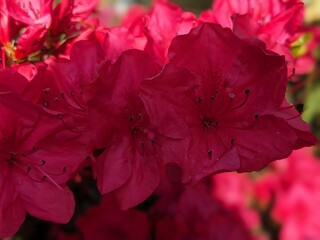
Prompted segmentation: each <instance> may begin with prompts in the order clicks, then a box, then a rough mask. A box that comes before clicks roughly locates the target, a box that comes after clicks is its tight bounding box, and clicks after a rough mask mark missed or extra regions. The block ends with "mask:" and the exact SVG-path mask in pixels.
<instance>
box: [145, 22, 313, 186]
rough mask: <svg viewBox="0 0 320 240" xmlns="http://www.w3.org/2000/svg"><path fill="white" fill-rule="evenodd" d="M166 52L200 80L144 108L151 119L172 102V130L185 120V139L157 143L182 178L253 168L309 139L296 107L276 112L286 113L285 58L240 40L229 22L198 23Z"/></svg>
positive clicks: (162, 115)
mask: <svg viewBox="0 0 320 240" xmlns="http://www.w3.org/2000/svg"><path fill="white" fill-rule="evenodd" d="M169 59H170V62H171V63H172V64H175V65H177V66H180V67H184V68H187V69H188V70H190V72H191V73H192V74H193V75H194V77H195V79H196V82H197V83H198V84H200V87H199V88H198V89H197V91H196V92H195V93H194V94H190V96H191V97H189V99H185V98H183V97H181V98H180V96H178V95H173V94H171V95H172V96H174V98H171V100H170V101H165V100H167V98H165V99H162V100H161V101H159V100H158V99H157V98H156V99H152V98H150V99H149V104H150V106H154V108H155V109H158V108H160V107H161V106H166V107H162V111H158V112H156V111H154V112H153V114H149V116H150V119H151V120H152V121H158V122H159V121H161V119H166V118H167V115H168V111H173V110H174V111H173V112H176V113H179V114H180V119H183V120H184V123H183V124H180V125H178V126H177V128H176V129H177V131H178V130H179V128H180V127H182V128H184V127H185V125H187V126H188V127H189V129H190V133H191V134H190V136H189V137H188V138H186V139H185V140H184V141H177V142H176V144H172V143H171V142H170V143H168V144H164V147H163V151H165V152H168V151H170V152H171V154H170V155H166V158H165V161H166V162H167V163H168V164H170V166H175V167H174V168H175V171H178V169H179V167H180V168H181V169H182V170H183V171H182V172H183V178H182V181H183V182H188V181H190V180H192V178H193V180H195V181H197V180H198V179H200V178H202V177H204V176H206V175H209V174H212V173H215V172H221V171H234V170H238V171H252V170H259V169H261V168H262V167H264V166H265V165H266V164H268V163H269V162H271V161H273V160H276V159H280V158H284V157H286V156H288V155H289V154H290V153H291V151H292V150H293V149H294V148H296V147H297V144H298V147H299V148H300V147H302V146H308V145H312V144H313V143H314V141H315V138H314V137H313V136H312V135H311V133H310V132H308V131H306V130H305V129H304V124H303V122H302V120H301V119H300V118H299V114H298V113H294V114H292V112H291V113H290V115H286V116H283V115H282V116H280V114H282V113H283V112H286V114H287V113H288V112H287V111H286V108H281V103H282V101H283V100H284V93H285V88H286V84H287V79H286V64H285V61H284V58H283V57H282V56H279V55H277V54H275V53H272V52H269V51H267V50H266V49H265V48H264V46H263V44H262V43H261V42H259V41H257V40H256V39H248V40H241V39H239V38H237V37H236V36H235V35H234V34H233V33H232V32H231V31H230V30H229V29H223V28H221V26H219V25H214V24H203V25H201V26H200V27H198V28H195V29H193V30H192V31H191V33H190V34H187V35H183V36H178V37H176V38H175V39H174V40H173V42H172V44H171V47H170V49H169ZM168 94H170V93H168ZM172 109H173V110H172ZM290 109H291V110H293V107H292V106H291V107H290ZM155 119H158V120H155ZM292 119H294V121H295V124H292V123H291V120H292ZM288 122H290V123H288ZM158 128H159V131H161V128H163V125H161V126H158ZM302 135H303V136H302ZM177 165H178V167H177ZM170 168H172V167H170ZM169 170H170V171H171V170H172V169H169ZM179 171H180V170H179Z"/></svg>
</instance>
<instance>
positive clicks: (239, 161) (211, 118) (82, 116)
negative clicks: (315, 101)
mask: <svg viewBox="0 0 320 240" xmlns="http://www.w3.org/2000/svg"><path fill="white" fill-rule="evenodd" d="M225 2H228V3H229V4H227V5H226V4H225ZM258 2H259V4H260V5H259V6H257V4H258ZM258 2H257V3H256V2H255V1H248V4H247V6H245V7H244V8H242V7H243V6H242V5H241V9H240V6H238V1H219V0H217V1H214V3H213V10H212V11H211V10H210V11H206V12H203V13H202V14H201V15H200V17H196V16H195V15H193V14H192V13H188V12H184V11H182V10H181V9H180V8H179V7H178V6H175V5H172V4H170V3H168V2H166V1H157V2H155V3H154V6H153V7H152V9H151V10H150V11H147V10H146V11H141V10H139V11H138V12H135V8H134V9H133V10H132V11H131V12H129V14H128V15H127V16H126V17H125V18H124V21H123V24H122V25H121V26H117V27H105V26H103V25H102V24H99V21H98V20H97V19H96V18H92V17H90V14H91V13H92V11H93V9H94V8H95V6H96V1H86V0H73V1H68V0H63V1H58V2H55V1H53V0H23V1H11V0H7V1H5V0H1V2H0V11H1V16H0V20H1V21H0V24H1V26H0V27H1V31H0V46H1V69H0V110H1V111H0V114H1V120H0V142H1V145H0V156H1V159H0V163H1V166H2V167H1V171H0V178H1V181H0V184H1V189H2V197H1V200H0V237H7V236H10V235H12V234H14V233H15V232H16V231H17V230H18V229H19V227H20V225H21V224H22V222H23V221H24V219H25V215H26V213H28V214H30V215H31V216H34V217H37V218H40V219H42V220H47V221H53V222H57V223H66V222H68V221H69V220H70V219H71V217H72V215H73V212H74V208H75V200H74V196H73V193H72V191H71V190H70V189H69V188H68V186H67V182H70V181H73V182H77V181H78V182H81V181H82V179H81V174H80V173H81V172H83V171H84V170H86V169H90V170H92V175H93V177H94V178H95V179H96V181H97V188H98V190H99V192H100V193H101V194H102V195H104V198H103V199H104V200H102V205H103V206H102V208H104V209H107V210H106V211H111V213H110V214H111V215H114V218H115V219H119V222H120V221H122V220H121V219H123V218H124V213H121V212H119V211H118V210H115V209H116V207H112V206H116V205H119V206H120V208H121V209H129V208H132V207H134V206H137V205H139V204H141V203H142V202H143V201H145V200H146V199H148V197H150V196H151V195H153V194H154V193H155V192H157V191H160V192H161V191H164V192H166V191H169V192H171V193H172V195H173V196H172V199H171V198H170V196H171V195H170V193H168V194H165V195H168V198H169V199H164V200H163V201H164V202H162V201H159V202H158V203H157V204H156V205H154V209H155V210H154V214H153V216H154V218H155V222H156V224H155V226H154V228H155V229H159V231H157V234H160V235H159V236H157V237H158V238H159V239H179V238H176V237H175V236H174V235H172V236H168V235H167V234H171V232H165V231H163V229H166V228H168V227H173V226H176V227H177V228H178V229H179V237H180V238H183V237H182V236H192V235H195V236H197V237H199V238H200V239H212V238H215V237H221V236H223V235H224V236H226V234H238V235H241V236H243V238H244V239H246V238H245V236H247V234H248V232H246V231H245V230H243V228H242V226H243V224H244V223H243V222H242V220H241V218H240V217H239V216H238V215H235V214H234V213H232V212H231V211H229V210H225V211H224V210H221V209H222V208H221V207H220V205H221V203H220V202H219V201H218V200H216V201H214V202H213V203H211V202H210V201H209V200H208V199H207V195H206V193H207V192H208V184H202V185H203V186H202V185H199V187H197V188H196V189H198V190H196V191H195V192H194V191H193V190H188V189H189V187H190V185H191V187H190V189H192V185H195V184H197V183H198V182H199V181H200V180H201V179H203V178H205V177H208V176H210V175H212V174H215V173H219V172H227V171H238V172H247V171H256V170H260V169H262V168H263V167H265V166H266V165H267V164H269V163H270V162H272V161H274V160H277V159H282V158H286V157H288V156H289V155H290V154H291V152H292V151H293V150H294V149H299V148H302V147H305V146H311V145H313V144H314V143H315V141H316V139H315V137H314V136H313V135H312V134H311V132H310V131H309V127H308V125H307V124H306V123H305V122H304V121H303V120H301V117H300V115H301V110H302V109H301V104H294V105H292V104H290V103H289V102H288V101H287V100H286V98H285V93H286V87H287V84H288V79H289V78H290V77H291V76H292V74H293V72H294V71H293V69H294V68H293V66H294V64H295V61H296V59H294V56H293V55H292V54H291V52H290V46H291V44H292V43H293V42H294V41H295V40H296V39H297V38H298V37H299V36H300V35H301V34H303V33H300V32H298V31H297V30H298V28H299V26H300V25H301V20H302V17H301V16H302V11H303V5H302V3H300V2H299V1H294V0H292V1H285V2H283V1H279V0H270V1H266V3H265V5H264V4H262V3H261V2H260V1H258ZM160 183H161V185H162V184H169V185H170V184H173V185H175V184H176V185H177V186H179V187H177V188H172V189H171V188H166V189H165V190H161V188H159V189H158V190H157V188H158V187H159V186H160ZM209 185H210V184H209ZM201 186H202V187H201ZM170 189H171V190H170ZM197 192H198V193H197ZM176 195H177V197H174V196H176ZM195 199H197V200H195ZM208 201H209V202H210V203H208V204H209V206H210V210H208V209H204V208H203V205H205V204H206V202H208ZM168 205H171V206H172V209H171V210H172V211H174V213H175V214H172V212H170V210H169V211H168V209H167V206H168ZM164 206H166V207H164ZM188 206H190V207H192V208H195V209H196V210H197V211H195V212H194V214H195V216H198V215H199V216H200V217H201V218H202V217H203V223H207V222H208V219H219V224H221V226H220V227H217V226H218V225H216V226H215V227H213V226H211V225H210V226H206V225H205V224H201V222H199V223H198V224H195V225H194V224H193V223H191V222H190V221H192V219H193V218H194V217H195V216H193V215H192V213H190V212H184V211H185V210H184V208H186V209H188ZM90 211H91V210H90ZM94 211H97V213H92V214H94V215H97V214H98V213H99V211H100V210H94V209H92V212H94ZM157 211H158V212H157ZM203 212H206V214H204V213H203ZM87 214H88V218H90V217H89V216H90V214H91V213H90V212H88V213H87ZM128 214H129V215H130V219H131V220H130V221H137V228H141V229H145V230H143V231H142V230H141V232H138V233H137V234H140V235H141V237H140V238H141V239H144V238H145V237H144V236H148V234H149V232H148V231H149V230H148V229H149V228H148V226H145V225H148V224H149V223H148V221H147V220H146V216H145V215H143V214H142V213H140V212H137V211H136V210H134V209H131V210H129V212H128ZM172 215H174V216H175V219H173V218H172ZM100 217H101V218H102V219H104V217H105V216H100ZM181 219H182V220H181ZM229 219H234V221H236V222H239V223H238V224H237V225H236V226H235V228H236V229H237V230H236V233H229V232H228V230H227V229H228V225H227V224H228V222H229ZM86 221H87V220H81V219H79V221H78V222H77V224H79V226H80V225H82V224H88V223H87V222H86ZM101 221H103V222H104V221H105V220H101ZM124 221H129V220H128V219H127V220H124ZM112 224H116V222H110V228H113V227H112ZM190 224H191V225H192V228H191V227H190V226H191V225H190ZM94 225H95V224H94ZM140 225H141V226H140ZM95 227H97V228H98V227H99V226H95ZM132 227H133V228H134V225H133V226H132ZM161 229H162V230H161ZM91 230H92V229H91ZM84 231H86V230H84ZM119 231H121V232H122V233H123V234H126V232H127V231H129V230H126V229H123V230H119ZM97 232H99V230H97ZM83 234H84V235H86V234H89V233H86V232H83ZM90 234H92V233H90ZM108 234H111V235H110V236H109V235H106V236H104V238H103V239H105V238H111V239H112V231H111V233H108ZM172 234H176V233H174V232H172ZM201 234H204V235H203V236H202V235H201ZM92 236H94V235H92ZM137 236H138V235H137ZM120 238H121V237H120ZM120 238H119V239H120ZM95 239H98V237H97V238H95ZM115 239H117V238H115ZM228 239H232V236H231V235H230V237H228Z"/></svg>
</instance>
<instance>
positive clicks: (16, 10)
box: [5, 0, 53, 27]
mask: <svg viewBox="0 0 320 240" xmlns="http://www.w3.org/2000/svg"><path fill="white" fill-rule="evenodd" d="M5 1H6V4H7V8H8V13H9V14H10V16H11V17H13V18H14V19H16V20H18V21H20V22H22V23H25V24H27V25H33V24H43V25H46V27H49V26H50V24H51V9H52V1H53V0H31V1H30V0H19V1H17V0H5Z"/></svg>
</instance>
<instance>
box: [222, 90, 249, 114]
mask: <svg viewBox="0 0 320 240" xmlns="http://www.w3.org/2000/svg"><path fill="white" fill-rule="evenodd" d="M244 93H245V99H244V100H243V101H242V102H241V103H240V104H238V105H236V106H234V107H232V108H228V109H227V111H232V110H235V109H238V108H241V107H242V106H243V105H245V104H246V102H247V101H248V98H249V93H250V90H249V89H246V90H244ZM229 95H230V94H229Z"/></svg>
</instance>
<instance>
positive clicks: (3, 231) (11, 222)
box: [0, 93, 86, 237]
mask: <svg viewBox="0 0 320 240" xmlns="http://www.w3.org/2000/svg"><path fill="white" fill-rule="evenodd" d="M0 104H1V105H0V113H1V121H0V142H1V148H0V157H1V163H0V164H1V174H0V177H1V181H0V182H1V189H2V197H1V201H0V203H1V204H0V209H1V210H0V212H1V214H0V237H7V236H10V235H13V234H14V233H15V231H17V230H18V228H19V226H20V224H21V223H22V222H23V220H24V218H25V214H26V212H28V213H29V214H30V215H32V216H35V217H38V218H40V219H43V220H48V221H54V222H59V223H66V222H68V221H69V220H70V218H71V216H72V215H73V210H74V198H73V195H72V193H71V192H70V190H69V189H68V187H67V186H66V184H65V183H66V182H67V181H68V180H69V178H70V177H71V174H73V173H74V172H75V171H76V170H77V168H78V166H79V165H80V164H81V162H82V160H84V158H85V156H86V155H85V152H84V151H83V150H82V149H83V148H84V147H83V144H82V143H81V141H80V140H81V138H79V134H75V133H73V132H71V131H69V130H68V129H66V128H65V126H64V125H63V124H62V123H61V122H60V121H58V120H57V119H56V118H54V117H52V116H50V115H47V114H46V113H44V112H43V111H41V109H40V108H38V106H35V105H32V104H31V103H30V102H25V101H23V100H21V99H20V98H19V97H18V96H17V95H15V94H13V93H2V94H1V95H0Z"/></svg>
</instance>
